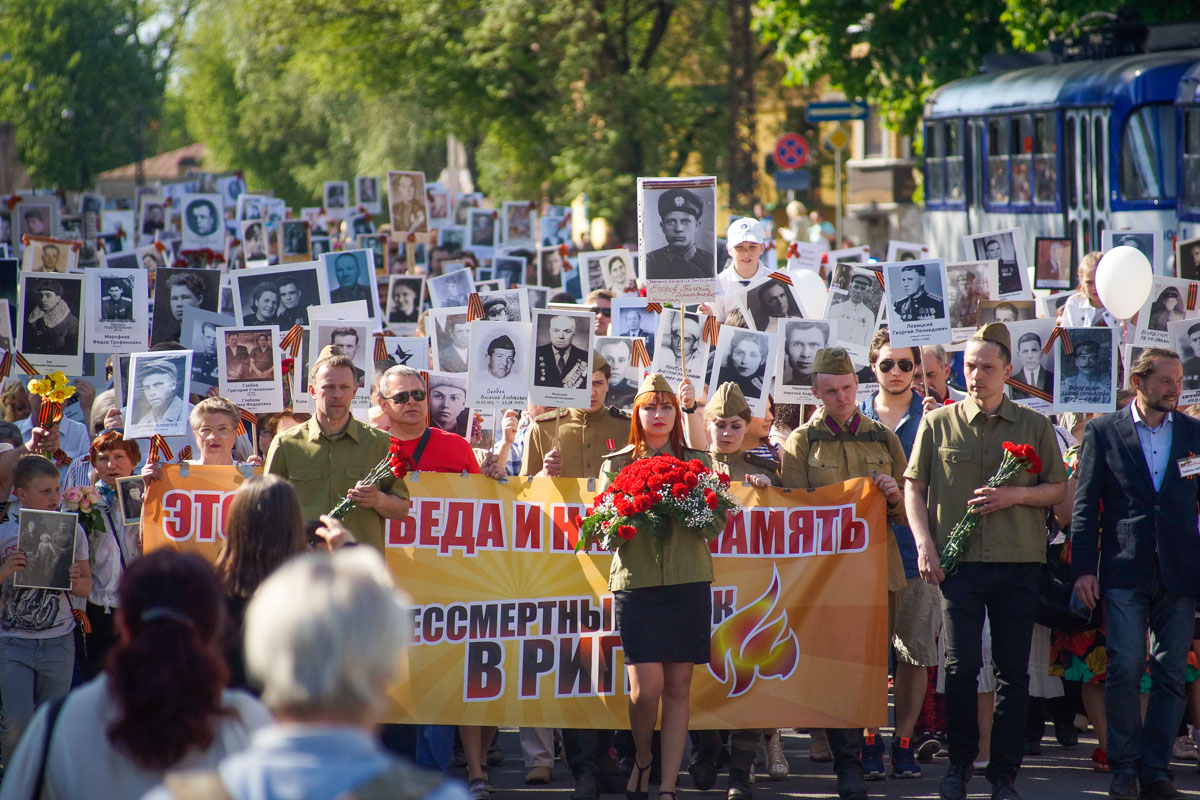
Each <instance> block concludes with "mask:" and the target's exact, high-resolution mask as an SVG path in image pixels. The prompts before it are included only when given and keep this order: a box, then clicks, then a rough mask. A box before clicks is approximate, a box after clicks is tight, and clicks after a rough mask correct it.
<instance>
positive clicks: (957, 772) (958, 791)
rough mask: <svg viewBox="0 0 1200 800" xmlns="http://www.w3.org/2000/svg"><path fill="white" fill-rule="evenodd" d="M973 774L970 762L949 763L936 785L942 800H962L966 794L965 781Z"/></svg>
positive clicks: (973, 770)
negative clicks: (939, 783)
mask: <svg viewBox="0 0 1200 800" xmlns="http://www.w3.org/2000/svg"><path fill="white" fill-rule="evenodd" d="M974 774H975V769H974V767H972V766H971V765H970V764H953V763H952V764H951V765H950V769H949V770H948V771H947V772H946V777H944V778H942V785H941V786H939V787H938V796H939V797H940V798H941V799H942V800H964V798H966V796H967V782H968V781H970V780H971V776H972V775H974Z"/></svg>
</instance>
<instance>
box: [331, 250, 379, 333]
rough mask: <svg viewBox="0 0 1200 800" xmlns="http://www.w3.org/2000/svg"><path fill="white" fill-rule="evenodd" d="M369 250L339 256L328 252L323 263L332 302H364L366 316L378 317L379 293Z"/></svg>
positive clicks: (347, 252)
mask: <svg viewBox="0 0 1200 800" xmlns="http://www.w3.org/2000/svg"><path fill="white" fill-rule="evenodd" d="M370 253H371V251H370V250H343V251H341V252H340V253H336V252H335V253H325V254H324V255H322V256H321V261H322V262H324V264H325V276H326V280H327V282H328V284H329V302H331V303H350V302H353V301H355V300H363V301H365V302H366V304H367V316H368V317H371V318H372V319H376V318H378V316H379V293H378V292H376V291H375V271H374V270H373V269H372V268H371V264H370V263H369V261H370V258H371V255H370Z"/></svg>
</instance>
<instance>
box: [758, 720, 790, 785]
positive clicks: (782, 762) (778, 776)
mask: <svg viewBox="0 0 1200 800" xmlns="http://www.w3.org/2000/svg"><path fill="white" fill-rule="evenodd" d="M764 738H765V739H766V750H767V775H769V776H771V780H773V781H781V780H783V779H784V778H786V777H787V776H788V775H789V774H790V773H791V771H792V769H791V767H790V766H789V765H788V760H787V756H785V755H784V754H783V738H782V737H781V736H780V735H779V731H778V730H774V731H771V734H770V735H769V736H765V737H764Z"/></svg>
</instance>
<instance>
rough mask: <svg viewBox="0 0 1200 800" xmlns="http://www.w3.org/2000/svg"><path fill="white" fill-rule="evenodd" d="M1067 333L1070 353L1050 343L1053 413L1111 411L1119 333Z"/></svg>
mask: <svg viewBox="0 0 1200 800" xmlns="http://www.w3.org/2000/svg"><path fill="white" fill-rule="evenodd" d="M1174 324H1180V323H1174ZM1183 324H1186V323H1183ZM1067 333H1068V335H1069V336H1070V337H1071V347H1072V350H1073V351H1074V352H1071V353H1066V352H1064V351H1063V348H1062V340H1061V339H1057V340H1055V342H1054V412H1055V413H1056V414H1061V413H1062V412H1064V411H1081V412H1088V413H1093V412H1094V413H1100V414H1103V413H1107V412H1109V411H1113V410H1114V409H1116V407H1117V347H1118V338H1117V337H1118V336H1119V335H1120V329H1118V328H1068V329H1067ZM1181 402H1182V400H1181Z"/></svg>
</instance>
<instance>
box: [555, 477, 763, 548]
mask: <svg viewBox="0 0 1200 800" xmlns="http://www.w3.org/2000/svg"><path fill="white" fill-rule="evenodd" d="M741 510H742V507H741V505H739V504H738V501H737V500H736V499H735V498H734V496H733V495H732V494H731V493H730V491H729V476H728V475H722V474H720V473H717V472H713V471H712V470H711V469H709V468H708V467H706V466H704V464H703V463H702V462H700V461H699V460H698V459H695V458H693V459H692V460H691V461H680V460H679V459H678V458H675V457H673V456H665V455H664V456H653V457H652V458H642V459H638V460H637V461H634V462H633V463H632V464H630V465H629V466H627V467H625V469H623V470H621V472H620V473H618V474H617V476H616V478H614V479H613V482H612V483H611V484H609V486H608V488H607V489H605V490H604V491H603V492H601V493H600V494H598V495H596V497H595V499H593V500H592V506H591V508H590V509H589V510H588V515H587V517H586V518H581V517H578V516H577V517H576V518H575V524H576V525H578V526H579V541H578V542H577V543H576V545H575V549H576V550H586V549H587V548H588V547H590V546H591V545H592V544H593V543H596V544H599V545H600V547H601V548H603V549H604V550H616V549H617V547H618V546H619V545H620V544H621V542H623V541H626V540H628V539H632V538H633V537H634V536H636V535H637V534H638V531H640V530H645V531H650V532H652V534H653V536H654V538H655V540H656V542H657V544H658V545H659V546H658V548H657V549H656V557H657V558H658V559H660V560H661V558H662V543H663V542H665V541H666V540H667V537H669V536H670V535H671V526H670V524H669V523H670V522H671V521H675V522H678V523H679V524H681V525H683V526H684V527H686V528H691V529H694V530H697V531H701V530H708V531H711V533H710V534H705V538H709V539H711V538H713V537H715V536H717V535H718V534H719V533H720V530H716V529H715V527H716V526H715V525H714V523H715V522H716V520H717V515H718V514H723V513H729V512H733V513H738V512H740V511H741Z"/></svg>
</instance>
